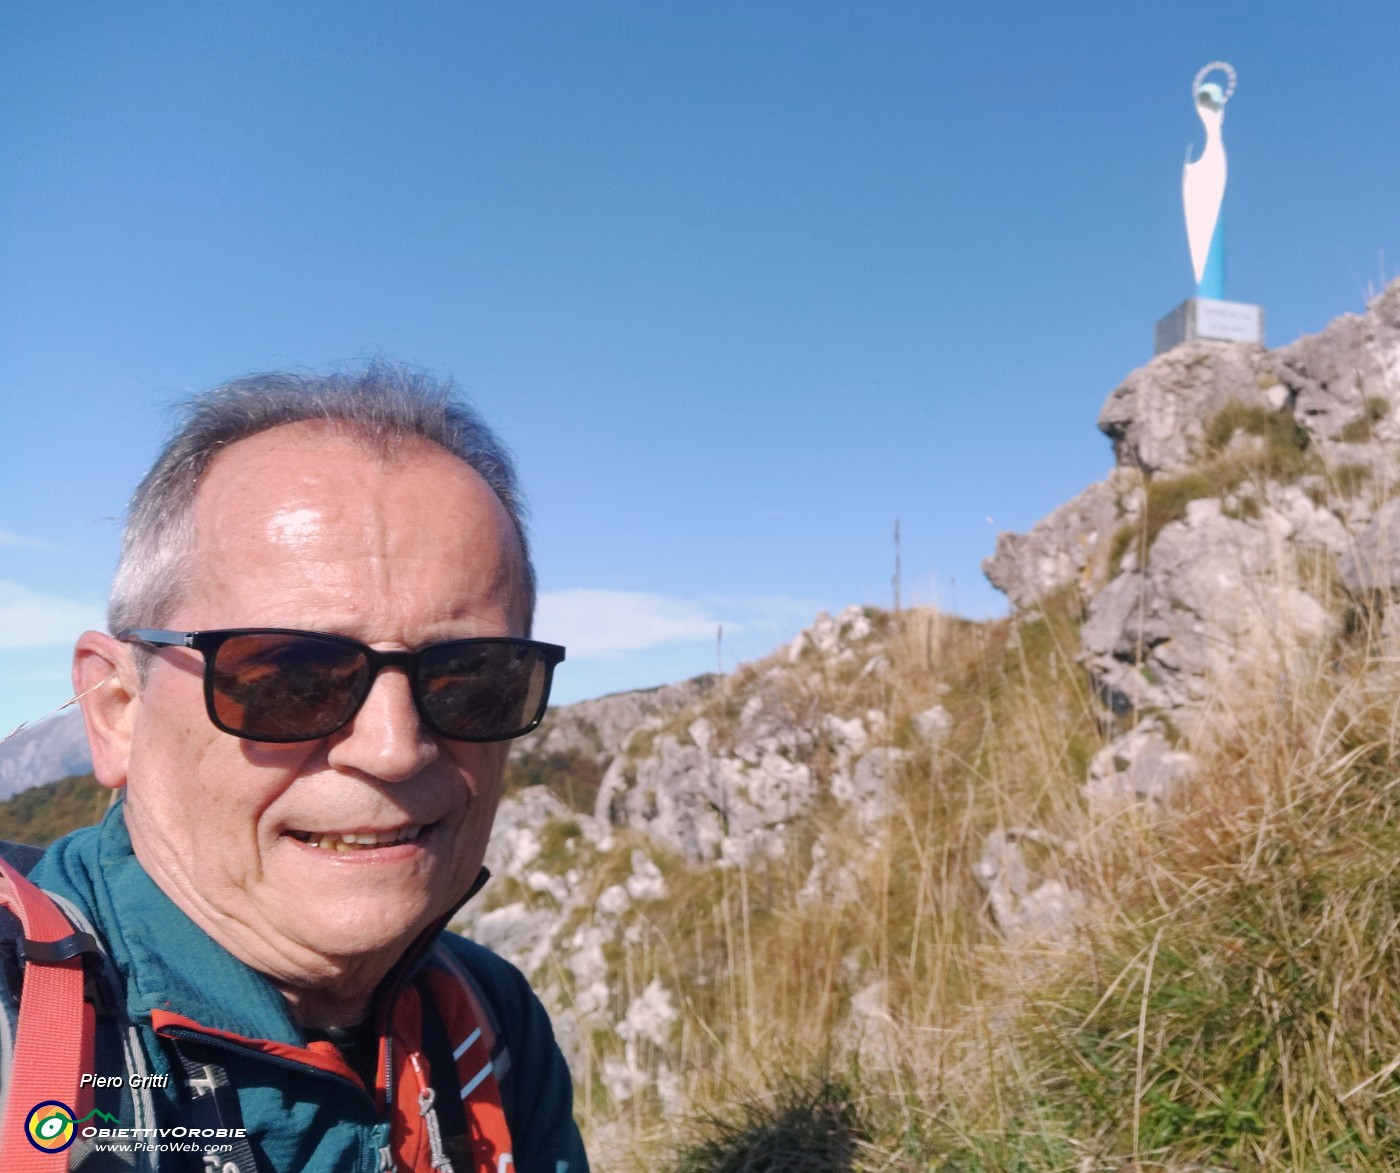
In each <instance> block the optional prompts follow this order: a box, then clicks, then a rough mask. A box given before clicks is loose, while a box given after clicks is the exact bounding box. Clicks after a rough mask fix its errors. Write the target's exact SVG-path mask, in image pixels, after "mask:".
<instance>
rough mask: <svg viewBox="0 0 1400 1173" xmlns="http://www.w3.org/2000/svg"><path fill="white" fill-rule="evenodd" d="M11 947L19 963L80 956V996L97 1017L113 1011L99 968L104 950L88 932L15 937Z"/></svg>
mask: <svg viewBox="0 0 1400 1173" xmlns="http://www.w3.org/2000/svg"><path fill="white" fill-rule="evenodd" d="M12 947H13V950H14V954H15V956H16V957H17V958H18V959H19V961H20V964H21V965H23V966H28V965H29V964H30V963H37V964H39V965H56V964H58V963H60V962H63V961H69V960H71V959H72V958H74V957H81V958H82V959H83V997H84V998H85V999H86V1000H87V1001H88V1002H91V1003H92V1008H93V1011H94V1012H95V1013H96V1014H98V1015H99V1016H100V1017H103V1018H108V1017H111V1016H112V1015H114V1014H116V1012H117V1002H116V999H115V998H114V997H113V996H112V989H111V986H110V985H109V984H108V982H107V975H106V973H105V972H104V967H103V959H104V957H105V953H104V951H103V948H102V946H101V945H99V944H98V943H97V941H96V939H95V938H94V937H93V936H92V934H91V933H85V932H83V931H82V930H81V929H74V930H73V931H72V932H71V933H69V934H68V935H67V936H66V937H60V938H59V939H58V940H57V941H35V940H33V939H32V938H30V937H17V938H16V939H15V941H14V942H13V946H12Z"/></svg>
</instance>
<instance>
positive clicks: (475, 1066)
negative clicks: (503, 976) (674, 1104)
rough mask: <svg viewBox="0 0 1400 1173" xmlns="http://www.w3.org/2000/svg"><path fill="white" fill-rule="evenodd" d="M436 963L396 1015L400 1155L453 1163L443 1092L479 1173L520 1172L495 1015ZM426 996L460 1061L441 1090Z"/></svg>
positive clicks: (404, 1163)
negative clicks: (428, 1053) (499, 1067)
mask: <svg viewBox="0 0 1400 1173" xmlns="http://www.w3.org/2000/svg"><path fill="white" fill-rule="evenodd" d="M433 962H434V963H436V964H434V963H430V964H429V965H428V966H427V967H425V968H424V970H423V972H422V974H421V975H420V976H419V978H418V981H417V983H416V984H415V985H414V986H411V987H410V988H409V989H407V990H405V991H404V992H403V993H402V994H401V995H400V1006H399V1009H398V1010H397V1011H396V1018H397V1017H398V1015H399V1014H402V1015H403V1020H402V1024H401V1026H400V1031H401V1035H400V1039H401V1043H402V1044H404V1045H403V1047H402V1050H401V1053H400V1056H399V1065H400V1068H401V1072H400V1074H399V1077H398V1084H397V1087H398V1096H397V1098H398V1099H399V1101H400V1102H399V1104H398V1105H397V1108H398V1112H397V1114H396V1123H397V1124H398V1125H399V1127H398V1128H397V1129H396V1132H398V1133H399V1135H400V1136H401V1137H402V1140H401V1141H400V1142H399V1144H398V1146H397V1148H396V1152H395V1156H396V1157H398V1158H399V1162H400V1167H402V1168H404V1169H414V1170H418V1169H426V1168H429V1167H431V1168H433V1169H438V1168H447V1167H450V1166H449V1164H448V1163H447V1158H446V1155H445V1154H444V1152H443V1148H442V1140H441V1137H440V1134H439V1125H438V1121H437V1111H436V1108H435V1107H434V1103H435V1099H436V1096H437V1095H438V1094H439V1092H440V1093H441V1094H444V1095H448V1096H451V1097H452V1099H454V1100H455V1101H456V1102H457V1103H458V1104H460V1105H461V1110H462V1113H463V1114H464V1116H465V1119H466V1125H467V1133H466V1137H465V1138H464V1139H465V1140H466V1144H467V1147H468V1149H469V1151H470V1153H471V1161H472V1168H473V1170H474V1171H475V1173H512V1171H513V1169H514V1166H515V1157H514V1153H513V1149H514V1146H513V1144H512V1143H511V1136H510V1129H509V1127H508V1126H507V1124H506V1116H505V1111H504V1110H503V1108H502V1107H501V1092H500V1088H499V1086H498V1085H497V1083H496V1072H495V1060H496V1055H495V1054H494V1053H493V1052H495V1051H496V1050H497V1049H498V1047H497V1039H496V1036H495V1031H494V1030H493V1028H492V1015H491V1014H490V1012H489V1011H488V1009H487V1008H486V1007H485V1006H483V1005H482V1002H481V999H480V998H479V996H478V995H477V992H476V990H475V989H474V988H473V986H472V984H471V982H470V981H469V980H468V979H467V978H466V976H465V974H464V973H463V972H462V970H461V967H460V966H459V965H457V964H456V963H455V959H454V958H452V957H451V954H450V953H449V951H448V950H446V949H444V948H443V947H442V946H441V945H439V946H438V948H437V949H436V950H435V953H434V957H433ZM420 998H426V999H429V1000H431V1002H432V1006H433V1010H434V1015H435V1017H436V1018H437V1019H439V1020H440V1021H441V1025H442V1026H443V1027H445V1028H446V1031H447V1045H448V1049H449V1051H450V1054H451V1058H452V1067H453V1070H452V1072H451V1074H450V1076H449V1077H448V1079H447V1080H444V1081H443V1083H441V1084H438V1085H437V1087H436V1088H434V1087H433V1086H432V1085H433V1084H434V1083H437V1081H436V1080H433V1079H431V1078H430V1076H429V1073H428V1071H427V1060H426V1058H425V1056H424V1055H423V1053H422V1052H423V1050H424V1047H423V1039H422V1035H421V1024H422V1023H423V1021H424V1019H423V1014H422V1009H421V1003H420V1001H419V999H420ZM434 1074H436V1073H434ZM415 1117H417V1118H418V1119H415ZM435 1134H438V1135H435ZM410 1138H412V1139H410ZM7 1173H8V1171H7Z"/></svg>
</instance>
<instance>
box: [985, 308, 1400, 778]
mask: <svg viewBox="0 0 1400 1173" xmlns="http://www.w3.org/2000/svg"><path fill="white" fill-rule="evenodd" d="M1397 397H1400V282H1397V283H1396V284H1395V285H1393V286H1392V287H1391V288H1390V289H1388V290H1387V291H1386V292H1385V293H1384V294H1382V295H1381V296H1380V297H1379V298H1377V299H1376V300H1375V301H1374V302H1373V303H1372V304H1371V306H1370V307H1369V308H1368V310H1367V312H1366V314H1364V315H1348V316H1346V317H1343V318H1340V319H1338V320H1337V321H1335V322H1333V323H1332V324H1331V325H1329V326H1328V327H1327V328H1326V329H1325V330H1323V331H1321V332H1320V333H1318V334H1315V335H1312V336H1310V337H1305V338H1301V339H1299V340H1298V341H1297V342H1294V343H1293V344H1291V345H1290V346H1287V347H1283V348H1281V349H1279V350H1276V351H1272V352H1271V351H1267V350H1264V349H1263V348H1261V347H1258V346H1253V345H1245V344H1235V343H1219V342H1202V341H1197V342H1193V343H1189V344H1187V345H1184V346H1180V347H1177V348H1176V349H1174V350H1171V351H1168V352H1167V353H1166V354H1163V355H1159V356H1157V357H1156V358H1154V359H1153V360H1152V361H1151V362H1150V363H1148V364H1147V365H1146V366H1144V367H1142V368H1141V369H1140V370H1138V371H1135V372H1133V373H1132V374H1131V375H1129V376H1128V378H1127V379H1125V380H1124V382H1123V384H1122V385H1121V386H1120V387H1118V388H1117V389H1116V390H1115V391H1114V392H1113V393H1112V394H1111V395H1110V396H1109V397H1108V400H1107V402H1106V403H1105V404H1104V407H1103V410H1102V412H1101V413H1100V416H1099V427H1100V428H1101V429H1102V430H1103V431H1104V432H1105V433H1106V434H1107V435H1108V437H1109V438H1110V439H1111V440H1112V441H1113V449H1114V456H1115V460H1116V463H1117V467H1116V468H1115V469H1114V470H1113V472H1112V473H1111V474H1110V475H1109V477H1108V478H1107V479H1106V480H1104V481H1101V482H1099V483H1097V484H1094V485H1091V486H1089V488H1087V489H1086V490H1085V491H1084V492H1083V493H1081V494H1080V495H1079V496H1078V497H1076V498H1075V499H1074V500H1072V501H1070V502H1068V503H1067V504H1065V505H1062V506H1061V507H1060V508H1058V509H1056V510H1055V511H1054V512H1052V513H1051V514H1050V515H1049V516H1048V517H1046V518H1045V519H1044V520H1043V521H1041V522H1039V523H1038V524H1037V525H1036V526H1034V527H1033V528H1032V529H1031V531H1030V532H1029V533H1027V534H1025V535H1017V534H1003V535H1001V536H1000V537H999V538H998V540H997V550H996V553H995V554H994V555H993V557H992V558H990V559H988V560H987V562H986V563H984V566H983V569H984V570H985V571H986V573H987V576H988V578H989V579H990V580H991V582H992V583H993V585H995V586H997V587H998V588H1000V589H1001V590H1003V591H1004V592H1005V593H1006V594H1007V596H1008V598H1009V599H1010V600H1011V602H1012V604H1013V605H1014V606H1015V607H1016V608H1018V609H1022V610H1027V609H1030V608H1034V607H1036V606H1038V605H1039V603H1040V601H1042V600H1044V599H1046V598H1047V597H1049V596H1050V595H1052V594H1053V593H1054V592H1055V591H1057V590H1060V589H1063V588H1066V587H1069V586H1071V585H1073V586H1075V587H1076V588H1077V589H1078V592H1079V599H1080V601H1081V603H1082V606H1083V610H1084V615H1085V620H1084V624H1083V627H1082V631H1081V642H1082V649H1083V657H1082V658H1083V662H1084V664H1085V666H1086V667H1087V668H1088V670H1089V672H1090V675H1091V676H1092V678H1093V682H1094V684H1095V686H1096V689H1097V691H1098V694H1099V696H1100V697H1101V699H1102V700H1103V702H1104V703H1105V705H1106V707H1107V708H1108V710H1109V711H1110V712H1111V714H1113V715H1114V716H1115V717H1117V718H1119V719H1124V718H1129V717H1131V716H1133V715H1135V714H1142V713H1144V712H1152V711H1159V712H1161V713H1163V714H1164V715H1167V716H1169V717H1170V719H1171V724H1172V725H1173V726H1174V727H1175V728H1177V729H1179V730H1182V731H1185V732H1188V733H1189V732H1192V731H1194V730H1195V729H1196V726H1197V725H1198V723H1199V721H1200V720H1201V719H1202V717H1203V715H1204V714H1205V713H1206V711H1207V710H1208V708H1209V706H1210V704H1211V701H1212V698H1218V697H1220V696H1221V695H1222V690H1225V689H1228V688H1229V687H1230V686H1231V682H1232V681H1234V680H1236V679H1238V678H1239V677H1240V676H1241V674H1248V675H1254V676H1258V675H1260V674H1264V675H1267V674H1276V673H1279V672H1283V671H1288V670H1291V669H1293V668H1294V667H1296V665H1297V663H1298V657H1299V655H1300V654H1302V653H1303V652H1304V651H1305V650H1306V649H1307V648H1309V647H1315V646H1318V644H1319V642H1320V641H1321V640H1322V639H1323V638H1324V637H1325V636H1326V635H1327V633H1328V632H1330V631H1332V630H1335V626H1336V623H1337V622H1338V618H1339V617H1338V616H1337V615H1334V614H1329V613H1328V611H1327V607H1326V605H1325V604H1324V601H1323V599H1324V598H1325V597H1326V595H1327V591H1328V586H1327V583H1328V581H1329V580H1331V579H1333V578H1337V577H1339V578H1340V581H1341V582H1342V584H1343V585H1344V586H1345V587H1346V588H1347V589H1348V590H1349V591H1351V592H1352V593H1353V594H1354V595H1356V596H1357V597H1358V598H1359V599H1362V600H1363V601H1365V602H1366V603H1367V605H1373V604H1374V603H1375V602H1376V601H1378V600H1379V599H1380V598H1382V597H1389V596H1391V595H1392V594H1393V593H1395V591H1396V590H1397V588H1400V553H1397V551H1400V510H1397V508H1396V506H1395V505H1394V504H1393V503H1392V502H1391V501H1390V498H1391V496H1392V494H1393V492H1394V486H1396V485H1397V484H1400V412H1397V410H1396V407H1397ZM1227 412H1230V413H1233V414H1225V413H1227ZM1229 420H1233V421H1235V426H1236V427H1237V428H1238V430H1236V431H1235V433H1234V434H1233V436H1226V435H1222V427H1223V428H1224V430H1225V431H1228V430H1229V427H1230V426H1231V425H1230V424H1229V423H1226V422H1224V421H1229ZM1191 497H1194V498H1195V499H1194V500H1187V498H1191ZM1164 514H1166V515H1167V516H1165V517H1164V516H1163V515H1164ZM1391 626H1400V625H1397V624H1391ZM1094 785H1095V786H1096V787H1097V788H1098V789H1097V790H1096V791H1095V792H1096V793H1097V792H1098V791H1100V790H1102V789H1103V787H1104V786H1105V785H1108V784H1107V783H1105V782H1104V780H1103V778H1102V777H1101V778H1100V779H1099V780H1098V781H1097V782H1095V783H1094ZM1114 786H1116V783H1115V784H1113V785H1108V788H1109V789H1113V788H1114ZM1129 788H1130V789H1134V787H1129Z"/></svg>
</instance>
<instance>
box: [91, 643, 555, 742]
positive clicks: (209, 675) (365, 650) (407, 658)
mask: <svg viewBox="0 0 1400 1173" xmlns="http://www.w3.org/2000/svg"><path fill="white" fill-rule="evenodd" d="M242 635H290V636H304V637H309V638H311V639H313V640H317V641H320V642H323V643H334V644H340V645H342V646H344V647H349V648H353V649H354V650H355V651H357V652H359V653H360V654H361V655H363V656H364V657H365V658H366V660H367V661H368V663H369V682H368V684H367V685H366V686H365V690H364V695H363V696H361V697H360V699H359V700H358V701H356V702H355V705H354V707H353V708H352V709H351V710H350V713H349V714H348V715H347V716H346V718H345V720H343V721H342V722H340V724H338V725H336V726H335V728H333V729H328V730H326V731H325V732H324V733H317V734H314V735H312V736H307V737H267V736H263V735H259V734H248V733H243V732H240V731H239V730H237V729H233V728H230V727H229V726H228V725H226V724H225V723H224V722H223V721H221V720H220V719H219V715H218V709H217V706H216V703H215V692H214V661H215V659H216V658H217V656H218V653H219V648H221V647H222V646H223V645H224V643H225V642H227V641H228V640H230V639H232V638H234V637H235V636H242ZM116 638H117V639H119V640H120V641H121V642H123V643H129V644H146V645H148V646H150V647H153V648H191V649H193V650H194V651H196V652H199V653H200V655H202V656H203V657H204V710H205V712H206V713H207V714H208V716H209V720H210V721H211V722H213V724H214V726H215V727H216V728H218V729H220V730H222V731H223V732H224V733H228V734H231V735H232V736H234V737H238V738H241V739H242V740H244V741H259V742H264V743H270V744H275V745H289V744H293V743H296V742H303V741H319V740H320V739H321V738H323V737H329V736H331V734H333V733H338V732H339V731H340V730H342V729H344V728H345V726H347V725H348V724H350V722H351V721H353V720H354V719H355V717H356V715H357V714H358V713H359V711H360V710H361V709H362V708H364V704H365V701H367V700H368V699H369V694H370V692H371V691H372V690H373V689H374V682H375V681H376V680H377V679H378V678H379V671H380V669H381V668H402V669H403V670H404V673H405V675H406V676H407V677H408V688H409V692H410V693H411V694H412V696H413V707H414V708H415V709H416V710H417V711H418V717H419V719H420V720H421V721H422V722H423V724H424V725H425V726H426V727H427V728H428V729H430V730H431V731H432V732H433V733H434V734H436V735H437V736H438V737H445V738H447V739H448V740H449V741H464V742H472V743H475V744H489V743H491V742H497V741H513V740H514V739H515V738H517V737H524V736H525V734H527V733H529V732H530V731H531V730H533V729H535V728H537V727H538V725H539V723H540V722H541V721H542V720H544V715H545V711H546V710H547V709H548V708H549V691H550V688H551V687H552V686H553V684H554V669H555V668H556V667H558V665H559V664H560V663H562V662H563V660H564V649H563V648H562V647H561V646H560V645H559V644H548V643H541V642H540V641H539V640H533V639H518V638H516V637H514V636H482V637H477V638H468V639H452V640H441V641H439V642H438V643H432V644H426V645H425V646H423V647H421V648H418V649H417V650H416V651H412V652H402V651H394V652H384V651H380V650H379V649H378V648H372V647H370V646H369V645H368V644H364V643H361V642H360V641H359V640H357V639H351V638H350V637H349V636H347V635H336V634H335V633H333V632H329V631H304V630H301V629H299V628H293V627H224V628H216V629H210V630H207V631H167V630H165V629H163V628H155V627H127V628H124V629H122V630H121V631H119V632H117V635H116ZM460 644H465V645H468V646H480V645H483V644H489V645H492V646H498V645H501V644H510V645H512V646H515V647H524V648H531V649H533V650H536V651H538V652H539V653H540V655H541V657H542V658H543V660H544V670H545V678H544V688H543V689H542V690H541V692H540V703H539V708H538V709H537V710H536V712H535V715H534V717H533V718H532V719H531V720H530V721H529V722H528V723H527V724H526V725H524V726H522V727H521V728H520V729H519V730H518V731H516V732H512V733H508V734H505V735H503V736H500V737H462V736H460V735H458V734H455V733H448V732H447V731H446V730H444V729H441V728H440V727H439V726H438V724H437V722H436V721H434V720H433V718H432V715H431V714H430V713H429V712H428V709H427V706H426V705H425V704H424V701H423V695H422V686H421V684H420V683H419V679H418V662H419V660H420V659H421V658H422V656H423V655H424V654H425V653H427V652H431V651H435V650H437V649H439V648H443V647H447V646H450V645H460Z"/></svg>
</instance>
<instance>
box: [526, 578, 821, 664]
mask: <svg viewBox="0 0 1400 1173" xmlns="http://www.w3.org/2000/svg"><path fill="white" fill-rule="evenodd" d="M818 607H819V604H817V603H814V602H812V601H811V600H807V599H793V598H787V597H784V596H755V597H747V596H745V597H702V598H697V599H682V598H673V597H669V596H666V595H656V594H646V593H644V592H640V591H608V590H591V589H588V588H582V587H580V588H574V589H571V590H563V591H545V592H544V593H543V594H541V595H540V601H539V610H538V614H537V615H536V617H535V631H536V632H537V633H538V634H539V638H540V639H546V640H550V641H552V642H555V643H562V644H563V645H564V646H565V647H567V648H568V649H569V658H570V659H576V660H588V659H615V658H617V657H619V656H623V655H625V654H626V653H628V652H639V651H644V650H645V649H647V648H654V647H658V646H660V645H663V644H684V643H701V642H705V643H713V642H714V640H715V635H716V632H717V631H718V629H719V628H720V627H721V626H722V627H723V628H724V637H725V640H726V643H727V642H728V641H729V640H730V639H731V637H732V636H734V635H736V634H738V633H740V632H743V633H747V634H749V635H751V636H752V635H760V634H765V635H770V636H775V637H776V636H778V635H779V634H781V633H782V632H783V631H785V630H787V629H792V630H796V628H797V627H799V626H801V625H802V624H804V623H806V622H808V621H810V620H811V618H812V616H813V615H815V614H816V612H817V610H818Z"/></svg>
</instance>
